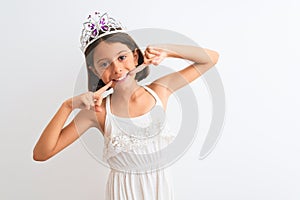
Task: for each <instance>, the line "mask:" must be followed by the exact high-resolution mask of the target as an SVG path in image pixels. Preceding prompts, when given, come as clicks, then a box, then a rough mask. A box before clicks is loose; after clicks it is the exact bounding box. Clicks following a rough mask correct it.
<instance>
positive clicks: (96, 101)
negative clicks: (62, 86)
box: [67, 81, 112, 112]
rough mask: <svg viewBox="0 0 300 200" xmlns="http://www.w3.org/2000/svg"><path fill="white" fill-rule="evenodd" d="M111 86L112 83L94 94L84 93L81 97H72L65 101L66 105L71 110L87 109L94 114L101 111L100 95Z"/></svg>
mask: <svg viewBox="0 0 300 200" xmlns="http://www.w3.org/2000/svg"><path fill="white" fill-rule="evenodd" d="M111 85H112V81H110V82H109V83H107V84H106V85H105V86H103V87H102V88H100V89H99V90H97V91H96V92H86V93H83V94H81V95H78V96H75V97H72V98H70V99H68V100H67V102H68V104H69V105H71V107H72V110H74V109H76V108H79V109H87V110H94V111H96V112H100V111H101V108H100V106H101V104H102V100H103V98H102V94H103V93H104V92H105V91H106V90H107V89H108V88H109V87H110V86H111Z"/></svg>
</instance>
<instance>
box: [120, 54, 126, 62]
mask: <svg viewBox="0 0 300 200" xmlns="http://www.w3.org/2000/svg"><path fill="white" fill-rule="evenodd" d="M125 59H126V56H125V55H122V56H119V57H118V60H119V61H123V60H125Z"/></svg>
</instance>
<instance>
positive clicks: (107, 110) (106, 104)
mask: <svg viewBox="0 0 300 200" xmlns="http://www.w3.org/2000/svg"><path fill="white" fill-rule="evenodd" d="M105 109H106V115H107V114H111V111H110V94H109V95H107V97H106V102H105Z"/></svg>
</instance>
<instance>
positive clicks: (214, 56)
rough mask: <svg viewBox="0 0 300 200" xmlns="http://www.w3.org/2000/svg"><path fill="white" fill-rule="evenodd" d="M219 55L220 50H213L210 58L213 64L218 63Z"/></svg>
mask: <svg viewBox="0 0 300 200" xmlns="http://www.w3.org/2000/svg"><path fill="white" fill-rule="evenodd" d="M219 56H220V55H219V53H218V52H216V51H212V52H211V55H210V58H211V62H212V64H213V66H214V65H215V64H217V63H218V60H219Z"/></svg>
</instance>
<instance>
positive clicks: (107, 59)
mask: <svg viewBox="0 0 300 200" xmlns="http://www.w3.org/2000/svg"><path fill="white" fill-rule="evenodd" d="M93 61H94V67H95V68H91V67H90V69H91V70H93V72H94V73H95V74H96V75H97V76H98V77H99V78H100V79H102V81H103V82H104V83H105V84H106V83H108V82H110V81H111V80H112V81H113V84H112V86H111V87H114V86H115V85H116V84H122V83H124V82H125V80H126V81H127V79H134V78H132V77H131V76H128V72H129V71H131V70H133V69H134V68H135V67H136V66H137V64H138V53H137V52H136V51H134V52H132V51H131V50H130V49H129V48H128V47H127V46H126V45H125V44H122V43H106V42H105V41H103V42H100V43H99V44H98V45H97V46H96V47H95V50H94V57H93Z"/></svg>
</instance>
